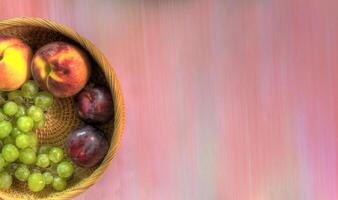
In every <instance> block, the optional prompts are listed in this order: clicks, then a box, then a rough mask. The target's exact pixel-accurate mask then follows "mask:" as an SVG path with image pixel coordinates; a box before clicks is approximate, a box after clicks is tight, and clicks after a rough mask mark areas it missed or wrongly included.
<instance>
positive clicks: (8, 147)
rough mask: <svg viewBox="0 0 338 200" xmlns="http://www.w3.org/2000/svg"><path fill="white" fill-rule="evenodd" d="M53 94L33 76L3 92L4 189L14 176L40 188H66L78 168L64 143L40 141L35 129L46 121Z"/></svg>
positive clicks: (0, 182) (0, 181)
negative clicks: (64, 148)
mask: <svg viewBox="0 0 338 200" xmlns="http://www.w3.org/2000/svg"><path fill="white" fill-rule="evenodd" d="M52 104H53V96H52V95H51V94H50V93H48V92H46V91H39V87H38V86H37V84H36V83H35V82H34V81H33V80H29V81H27V82H26V83H25V84H24V85H23V86H22V87H21V89H19V90H15V91H11V92H0V189H9V188H10V187H11V185H12V183H13V181H14V180H13V177H15V178H16V179H17V180H18V181H21V182H27V186H28V188H29V190H31V191H33V192H39V191H41V190H43V189H44V188H45V187H46V186H47V185H51V186H52V187H53V188H54V189H55V190H57V191H62V190H64V189H65V188H66V186H67V179H69V178H70V177H71V176H72V175H73V172H74V167H73V164H72V163H71V162H70V161H68V160H67V159H66V158H65V156H64V151H63V149H62V148H60V147H52V146H49V145H42V146H40V147H39V145H38V137H37V135H36V133H35V130H36V129H37V128H41V127H42V126H43V125H44V123H45V112H46V111H47V109H48V108H49V107H50V106H51V105H52Z"/></svg>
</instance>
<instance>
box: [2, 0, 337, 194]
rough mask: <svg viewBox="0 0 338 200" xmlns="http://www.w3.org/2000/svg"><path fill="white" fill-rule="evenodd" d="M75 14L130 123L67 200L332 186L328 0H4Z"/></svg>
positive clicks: (52, 15) (332, 47) (33, 10)
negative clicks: (116, 83) (112, 77)
mask: <svg viewBox="0 0 338 200" xmlns="http://www.w3.org/2000/svg"><path fill="white" fill-rule="evenodd" d="M0 9H1V12H0V18H1V19H5V18H10V17H17V16H34V17H43V18H48V19H52V20H55V21H57V22H60V23H63V24H66V25H68V26H71V27H72V28H73V29H75V30H76V31H78V32H79V33H80V34H81V35H83V36H85V37H86V38H88V39H89V40H91V41H92V42H93V43H94V44H95V45H96V46H97V47H98V48H99V49H101V50H102V52H103V53H104V54H105V55H106V56H107V58H108V59H109V61H110V62H111V64H112V65H113V66H114V69H115V71H116V72H117V75H118V77H119V79H120V81H121V84H122V88H123V90H124V95H125V102H126V114H127V116H126V117H127V118H126V130H125V134H124V137H123V140H122V144H121V148H120V150H119V152H118V154H117V156H116V158H115V159H114V160H113V161H112V163H111V165H110V167H109V168H108V170H107V171H106V173H105V174H104V176H103V177H102V178H101V179H100V180H99V181H98V182H97V184H96V185H94V186H93V187H91V188H90V189H88V190H87V191H86V192H85V193H83V194H81V195H80V196H78V197H77V198H75V199H76V200H92V199H100V200H112V199H123V200H133V199H135V200H138V199H147V200H148V199H164V200H172V199H175V200H181V199H182V200H183V199H184V200H185V199H186V200H190V199H198V200H213V199H217V200H218V199H219V200H335V199H338V184H337V182H338V174H337V152H338V150H337V143H338V137H337V136H338V134H337V131H338V127H337V120H338V88H337V86H338V56H337V52H338V20H337V19H338V12H337V10H338V2H337V1H335V0H323V1H317V0H283V1H280V0H270V1H267V0H111V1H108V0H105V1H89V0H88V1H84V0H81V1H80V0H78V1H60V0H57V1H56V0H55V1H42V0H41V1H35V0H34V1H18V0H3V1H0Z"/></svg>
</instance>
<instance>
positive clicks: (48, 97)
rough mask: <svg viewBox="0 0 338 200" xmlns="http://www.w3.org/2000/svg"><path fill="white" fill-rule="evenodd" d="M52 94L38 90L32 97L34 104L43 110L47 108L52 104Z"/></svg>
mask: <svg viewBox="0 0 338 200" xmlns="http://www.w3.org/2000/svg"><path fill="white" fill-rule="evenodd" d="M53 101H54V99H53V95H52V94H50V93H49V92H46V91H43V92H39V93H38V94H37V95H36V96H35V98H34V104H35V105H36V106H38V107H40V108H42V109H43V110H46V109H48V108H49V107H50V106H51V105H52V104H53Z"/></svg>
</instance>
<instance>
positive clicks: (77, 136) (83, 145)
mask: <svg viewBox="0 0 338 200" xmlns="http://www.w3.org/2000/svg"><path fill="white" fill-rule="evenodd" d="M108 148H109V147H108V141H107V139H106V138H105V135H104V133H103V132H102V131H100V130H99V129H97V128H95V127H93V126H90V125H84V126H83V127H80V128H78V129H76V130H75V131H73V132H72V133H70V134H69V135H68V137H67V139H66V143H65V151H66V153H67V155H68V156H69V158H70V159H71V160H72V161H73V162H74V163H75V164H77V165H78V166H81V167H85V168H90V167H93V166H95V165H96V164H98V163H99V162H100V161H101V160H102V159H103V158H104V156H105V155H106V154H107V151H108Z"/></svg>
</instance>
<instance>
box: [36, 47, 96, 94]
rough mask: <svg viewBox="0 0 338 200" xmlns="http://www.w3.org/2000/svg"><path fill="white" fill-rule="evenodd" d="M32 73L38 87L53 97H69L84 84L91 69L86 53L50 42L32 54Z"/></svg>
mask: <svg viewBox="0 0 338 200" xmlns="http://www.w3.org/2000/svg"><path fill="white" fill-rule="evenodd" d="M31 71H32V75H33V77H34V79H35V80H36V82H37V83H38V84H39V86H40V87H41V88H43V89H45V90H48V91H49V92H51V93H52V94H53V95H54V96H56V97H70V96H73V95H75V94H77V93H78V92H80V90H81V89H82V88H83V87H84V86H85V85H86V83H87V81H88V78H89V75H90V66H89V61H88V59H87V57H86V55H85V53H84V52H83V51H82V50H80V49H79V48H77V47H75V46H73V45H71V44H67V43H64V42H53V43H49V44H47V45H45V46H43V47H41V48H40V49H39V50H38V51H37V52H36V53H35V55H34V56H33V60H32V64H31Z"/></svg>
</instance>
